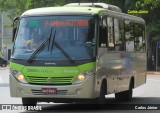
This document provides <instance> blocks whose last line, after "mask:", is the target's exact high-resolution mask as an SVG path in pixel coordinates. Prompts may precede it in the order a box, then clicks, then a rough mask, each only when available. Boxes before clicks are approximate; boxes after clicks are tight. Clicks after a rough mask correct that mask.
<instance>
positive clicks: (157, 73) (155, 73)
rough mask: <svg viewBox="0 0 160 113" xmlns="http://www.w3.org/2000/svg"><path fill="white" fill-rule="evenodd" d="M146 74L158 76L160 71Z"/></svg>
mask: <svg viewBox="0 0 160 113" xmlns="http://www.w3.org/2000/svg"><path fill="white" fill-rule="evenodd" d="M147 74H151V75H160V71H148V72H147Z"/></svg>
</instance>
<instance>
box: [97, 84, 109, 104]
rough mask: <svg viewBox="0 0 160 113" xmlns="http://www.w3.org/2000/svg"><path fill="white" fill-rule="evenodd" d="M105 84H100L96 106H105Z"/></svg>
mask: <svg viewBox="0 0 160 113" xmlns="http://www.w3.org/2000/svg"><path fill="white" fill-rule="evenodd" d="M106 85H107V83H106V82H105V81H103V82H102V84H101V88H100V96H99V98H98V104H105V100H106V98H105V95H106V93H107V86H106Z"/></svg>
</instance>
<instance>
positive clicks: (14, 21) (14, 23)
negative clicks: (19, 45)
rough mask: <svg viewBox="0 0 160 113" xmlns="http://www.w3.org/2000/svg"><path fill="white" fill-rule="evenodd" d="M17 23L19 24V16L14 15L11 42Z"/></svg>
mask: <svg viewBox="0 0 160 113" xmlns="http://www.w3.org/2000/svg"><path fill="white" fill-rule="evenodd" d="M18 24H19V17H16V18H14V20H13V31H12V42H13V41H14V39H15V35H16V32H17V27H18Z"/></svg>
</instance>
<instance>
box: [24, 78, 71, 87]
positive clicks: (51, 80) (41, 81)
mask: <svg viewBox="0 0 160 113" xmlns="http://www.w3.org/2000/svg"><path fill="white" fill-rule="evenodd" d="M73 79H74V76H69V77H35V76H27V80H28V82H29V83H32V84H51V85H54V84H55V85H61V84H62V85H64V84H67V85H69V84H72V81H73Z"/></svg>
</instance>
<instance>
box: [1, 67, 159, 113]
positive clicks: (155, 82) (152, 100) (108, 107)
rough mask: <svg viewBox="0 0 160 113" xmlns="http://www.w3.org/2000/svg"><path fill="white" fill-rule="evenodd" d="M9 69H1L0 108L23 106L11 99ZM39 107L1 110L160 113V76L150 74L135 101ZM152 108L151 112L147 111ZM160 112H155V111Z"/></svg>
mask: <svg viewBox="0 0 160 113" xmlns="http://www.w3.org/2000/svg"><path fill="white" fill-rule="evenodd" d="M8 74H9V69H8V68H0V106H1V107H2V105H6V104H7V105H12V104H18V106H20V105H21V99H19V98H11V97H10V91H9V77H8ZM38 106H40V107H42V111H40V110H38V111H26V110H23V109H22V110H13V111H8V110H7V111H6V110H0V113H20V112H21V113H30V112H47V113H51V112H54V113H59V112H62V113H63V112H64V113H72V112H74V113H82V112H92V113H97V112H98V113H99V112H100V113H103V112H105V113H106V112H108V113H110V112H114V113H116V112H118V113H128V112H129V113H132V112H134V113H137V112H140V113H143V112H145V113H146V112H147V113H150V112H151V113H154V112H156V113H159V112H160V75H159V74H156V75H153V74H148V76H147V83H146V84H144V85H142V86H140V87H138V88H136V89H134V92H133V100H132V101H131V102H119V103H117V102H116V101H115V99H114V95H113V94H112V95H107V96H106V104H104V105H96V104H83V105H82V104H54V103H49V104H47V103H39V104H38ZM148 108H151V110H146V109H148ZM156 108H157V109H159V110H155V109H156Z"/></svg>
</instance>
